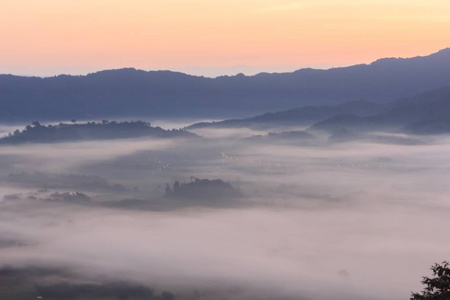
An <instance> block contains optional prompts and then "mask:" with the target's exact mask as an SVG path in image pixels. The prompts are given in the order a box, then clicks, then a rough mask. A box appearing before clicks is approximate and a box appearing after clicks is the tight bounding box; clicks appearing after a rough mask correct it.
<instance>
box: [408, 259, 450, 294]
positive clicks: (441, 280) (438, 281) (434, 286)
mask: <svg viewBox="0 0 450 300" xmlns="http://www.w3.org/2000/svg"><path fill="white" fill-rule="evenodd" d="M431 270H432V271H433V276H432V277H426V276H425V277H423V279H422V283H423V284H424V285H425V288H424V290H423V291H422V292H420V293H412V294H411V298H410V300H449V299H450V264H449V263H448V262H447V261H444V262H443V263H441V264H435V265H433V266H432V267H431Z"/></svg>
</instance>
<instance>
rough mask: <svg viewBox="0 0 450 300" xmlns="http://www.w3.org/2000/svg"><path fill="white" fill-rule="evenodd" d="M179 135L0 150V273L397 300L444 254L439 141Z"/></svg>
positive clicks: (246, 295)
mask: <svg viewBox="0 0 450 300" xmlns="http://www.w3.org/2000/svg"><path fill="white" fill-rule="evenodd" d="M186 125H187V124H186ZM39 126H40V125H39ZM161 126H162V127H163V128H164V129H171V128H170V127H164V126H165V124H161ZM180 127H181V126H180ZM12 128H18V127H17V126H16V127H14V126H10V125H8V126H6V125H5V126H3V127H2V128H1V130H0V132H2V133H4V134H5V135H6V134H7V133H8V132H11V131H12ZM19 129H20V127H19ZM304 129H305V127H297V128H289V132H297V131H298V132H300V131H301V132H304V131H303V130H304ZM189 131H190V132H191V133H192V135H184V134H180V132H181V131H179V132H178V131H167V132H166V133H165V135H163V136H158V137H154V136H142V137H132V138H117V139H109V140H108V139H105V140H98V139H89V140H81V141H65V142H55V141H53V142H52V143H26V142H25V143H20V144H14V143H12V144H2V145H0V163H1V165H0V187H1V188H0V193H1V194H0V199H1V200H0V265H1V266H3V268H9V270H10V271H11V272H13V271H14V272H20V271H21V270H22V271H23V270H36V269H37V270H47V271H45V274H47V275H45V276H43V275H39V276H36V278H31V279H30V281H32V282H33V284H40V285H51V284H57V283H61V282H65V283H72V284H74V283H91V284H107V283H110V282H132V283H134V284H139V285H142V286H145V287H148V288H151V289H154V290H155V293H156V294H159V293H162V292H164V291H170V293H173V295H175V296H176V298H177V299H274V298H276V299H339V300H344V299H367V300H370V299H392V300H394V299H395V300H396V299H406V298H408V296H409V295H410V292H411V291H413V290H418V289H419V288H420V279H421V276H423V275H424V270H427V269H428V267H429V266H430V265H431V264H433V263H435V262H439V261H442V260H445V259H446V258H447V259H448V253H449V252H450V240H449V239H448V232H447V228H448V227H449V226H450V218H448V213H449V210H450V204H449V202H448V199H447V198H446V196H445V195H448V193H449V192H450V186H449V185H448V182H449V181H450V163H448V162H450V136H447V135H428V136H423V135H421V136H419V135H408V134H406V133H398V132H397V133H393V132H372V133H370V134H368V135H366V136H364V138H360V137H358V138H353V139H343V140H339V141H336V140H333V139H330V138H329V136H330V135H329V133H328V132H320V131H317V132H315V131H312V132H311V134H309V133H308V134H306V133H305V134H303V133H302V134H297V135H295V136H292V135H290V136H288V137H286V136H284V135H283V134H281V135H276V134H274V133H273V132H277V130H274V129H273V128H270V129H264V128H258V129H250V128H198V129H195V128H194V129H192V130H189ZM270 132H272V134H269V133H270ZM282 132H285V133H286V132H287V131H286V130H285V128H284V129H283V130H281V129H280V130H278V133H282ZM169 133H170V135H169ZM174 133H176V135H175V136H174ZM42 272H44V271H42ZM0 273H1V272H0ZM0 275H1V274H0ZM0 277H1V276H0ZM25 281H26V280H24V282H25ZM26 288H27V284H26V283H24V289H26ZM0 293H1V290H0ZM24 293H25V292H24ZM36 296H39V295H36ZM163 298H164V297H163ZM166 298H167V299H170V297H169V296H167V294H166ZM24 299H25V298H24Z"/></svg>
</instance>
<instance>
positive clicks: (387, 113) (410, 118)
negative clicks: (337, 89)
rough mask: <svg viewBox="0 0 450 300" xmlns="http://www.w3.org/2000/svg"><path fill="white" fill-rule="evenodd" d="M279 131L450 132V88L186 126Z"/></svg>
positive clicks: (193, 127)
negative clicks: (388, 100)
mask: <svg viewBox="0 0 450 300" xmlns="http://www.w3.org/2000/svg"><path fill="white" fill-rule="evenodd" d="M243 127H246V128H252V129H279V128H283V127H290V128H299V127H305V128H309V130H322V131H328V132H331V133H336V132H340V133H342V132H347V133H348V132H370V131H372V132H373V131H390V132H401V133H413V134H440V133H450V87H444V88H440V89H437V90H434V91H430V92H426V93H421V94H419V95H416V96H414V97H410V98H403V99H399V100H396V101H392V102H389V103H372V102H368V101H352V102H346V103H343V104H339V105H334V106H321V107H312V106H311V107H310V106H307V107H300V108H295V109H290V110H286V111H279V112H275V113H265V114H262V115H258V116H255V117H251V118H243V119H230V120H224V121H220V122H201V123H196V124H193V125H190V126H188V127H186V129H187V130H195V129H200V128H243Z"/></svg>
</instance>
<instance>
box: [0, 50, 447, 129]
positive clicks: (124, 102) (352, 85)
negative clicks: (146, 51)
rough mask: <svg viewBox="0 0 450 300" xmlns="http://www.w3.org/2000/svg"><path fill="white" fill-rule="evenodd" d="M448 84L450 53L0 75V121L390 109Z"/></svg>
mask: <svg viewBox="0 0 450 300" xmlns="http://www.w3.org/2000/svg"><path fill="white" fill-rule="evenodd" d="M447 85H450V48H447V49H443V50H441V51H439V52H437V53H434V54H431V55H429V56H422V57H414V58H404V59H403V58H387V59H379V60H377V61H375V62H373V63H371V64H369V65H355V66H351V67H343V68H333V69H329V70H316V69H300V70H298V71H295V72H292V73H273V74H269V73H260V74H257V75H254V76H245V75H242V74H238V75H236V76H221V77H217V78H206V77H199V76H191V75H187V74H183V73H177V72H170V71H149V72H147V71H142V70H136V69H132V68H128V69H120V70H108V71H101V72H97V73H93V74H89V75H86V76H70V75H60V76H56V77H48V78H39V77H20V76H13V75H0V122H12V121H17V122H18V121H21V122H23V121H26V122H32V121H34V120H42V121H46V120H67V119H72V118H76V119H79V120H80V119H81V120H90V119H91V120H92V119H101V118H118V117H138V118H145V117H148V118H158V117H208V118H211V117H230V116H233V117H242V116H245V115H252V114H257V113H263V112H265V111H274V110H283V109H288V108H292V107H299V106H306V105H314V106H319V105H335V104H339V103H342V102H345V101H355V100H361V99H365V100H369V101H374V102H386V101H390V100H394V99H397V98H404V97H411V96H413V95H415V94H418V93H422V92H425V91H428V90H433V89H437V88H440V87H443V86H447Z"/></svg>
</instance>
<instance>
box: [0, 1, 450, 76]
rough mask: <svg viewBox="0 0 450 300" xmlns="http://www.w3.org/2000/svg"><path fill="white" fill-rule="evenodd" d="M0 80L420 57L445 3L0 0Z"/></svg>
mask: <svg viewBox="0 0 450 300" xmlns="http://www.w3.org/2000/svg"><path fill="white" fill-rule="evenodd" d="M0 37H1V42H0V73H12V74H25V75H44V76H48V75H54V74H59V73H70V74H85V73H88V72H92V71H96V70H100V69H111V68H121V67H136V68H139V69H145V70H155V69H171V70H179V71H183V72H187V73H191V74H201V75H206V76H217V75H219V74H235V73H238V72H244V73H246V74H253V73H255V72H259V71H291V70H295V69H298V68H302V67H316V68H328V67H332V66H345V65H351V64H356V63H367V62H371V61H373V60H375V59H377V58H380V57H411V56H417V55H427V54H430V53H433V52H436V51H438V50H440V49H442V48H446V47H449V46H450V1H448V0H303V1H293V0H258V1H257V0H158V1H154V0H127V1H125V0H122V1H118V0H39V1H36V0H0Z"/></svg>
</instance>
